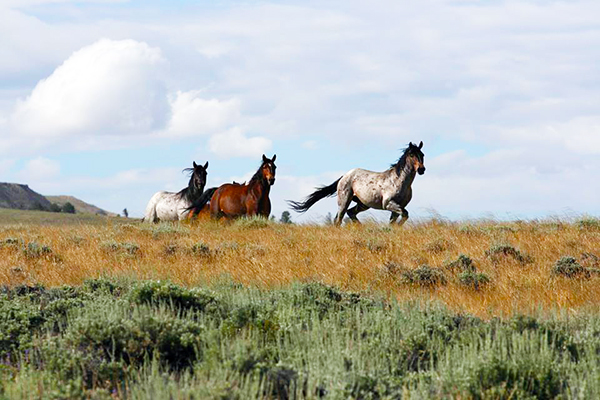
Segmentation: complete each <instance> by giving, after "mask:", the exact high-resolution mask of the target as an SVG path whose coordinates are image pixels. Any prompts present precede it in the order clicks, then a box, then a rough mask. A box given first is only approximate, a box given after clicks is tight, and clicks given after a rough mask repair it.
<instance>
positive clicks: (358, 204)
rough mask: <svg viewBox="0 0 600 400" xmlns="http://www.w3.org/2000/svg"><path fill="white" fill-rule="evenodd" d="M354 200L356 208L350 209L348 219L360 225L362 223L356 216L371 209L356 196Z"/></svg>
mask: <svg viewBox="0 0 600 400" xmlns="http://www.w3.org/2000/svg"><path fill="white" fill-rule="evenodd" d="M352 200H354V201H355V202H356V205H355V206H354V207H352V208H350V209H348V217H350V219H351V220H352V221H354V222H357V223H360V221H359V220H358V218H357V217H356V215H357V214H358V213H360V212H363V211H367V210H368V209H369V207H367V206H365V205H364V204H363V203H361V201H360V200H359V199H358V197H356V196H354V198H353V199H352Z"/></svg>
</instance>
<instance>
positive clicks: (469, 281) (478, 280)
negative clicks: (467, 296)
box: [458, 271, 490, 290]
mask: <svg viewBox="0 0 600 400" xmlns="http://www.w3.org/2000/svg"><path fill="white" fill-rule="evenodd" d="M458 281H459V282H460V283H461V284H462V285H464V286H467V287H469V288H471V289H474V290H479V289H482V288H483V287H484V286H486V285H487V284H489V283H490V277H489V276H487V275H486V274H484V273H478V272H474V271H465V272H462V273H461V274H460V275H459V276H458Z"/></svg>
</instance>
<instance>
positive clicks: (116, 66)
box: [9, 39, 170, 140]
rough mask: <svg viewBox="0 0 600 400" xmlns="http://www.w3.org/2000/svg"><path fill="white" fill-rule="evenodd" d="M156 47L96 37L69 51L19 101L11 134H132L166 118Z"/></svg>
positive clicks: (46, 136) (161, 62)
mask: <svg viewBox="0 0 600 400" xmlns="http://www.w3.org/2000/svg"><path fill="white" fill-rule="evenodd" d="M165 68H166V61H165V60H164V58H163V57H162V55H161V52H160V50H158V49H156V48H152V47H150V46H148V45H147V44H145V43H141V42H136V41H133V40H121V41H113V40H106V39H105V40H100V41H98V42H96V43H94V44H92V45H90V46H87V47H84V48H82V49H81V50H78V51H76V52H75V53H73V55H72V56H71V57H69V58H68V59H67V60H66V61H65V62H64V63H63V64H62V65H61V66H59V67H58V68H57V69H56V70H55V71H54V72H53V73H52V74H51V75H50V76H49V77H48V78H46V79H44V80H42V81H40V82H39V83H38V84H37V85H36V87H35V89H33V91H32V93H31V95H30V96H28V97H27V98H26V99H25V100H21V101H19V102H18V103H17V106H16V109H15V111H14V113H13V115H12V116H11V118H10V121H9V124H10V129H11V131H12V132H15V133H17V134H20V135H26V136H30V137H35V138H38V139H42V140H44V139H46V140H52V139H54V138H57V137H67V136H75V137H77V136H88V135H132V134H141V133H148V132H149V131H153V130H157V129H160V128H162V127H163V126H164V124H165V122H166V119H167V118H168V117H169V112H170V111H169V105H168V102H167V98H166V88H165V84H164V71H165Z"/></svg>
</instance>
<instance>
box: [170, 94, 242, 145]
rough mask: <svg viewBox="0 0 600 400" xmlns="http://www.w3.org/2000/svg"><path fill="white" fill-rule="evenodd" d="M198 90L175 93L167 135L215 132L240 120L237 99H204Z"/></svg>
mask: <svg viewBox="0 0 600 400" xmlns="http://www.w3.org/2000/svg"><path fill="white" fill-rule="evenodd" d="M201 94H202V92H201V91H189V92H181V91H179V92H177V94H176V95H175V96H173V98H172V100H171V110H172V118H171V120H170V121H169V125H168V127H167V130H166V132H165V134H166V135H169V136H194V135H205V134H210V133H215V132H216V131H218V130H222V129H223V128H225V127H227V126H231V125H233V124H234V123H235V122H237V121H238V120H239V119H240V102H239V100H237V99H229V100H224V101H219V100H217V99H204V98H202V97H201Z"/></svg>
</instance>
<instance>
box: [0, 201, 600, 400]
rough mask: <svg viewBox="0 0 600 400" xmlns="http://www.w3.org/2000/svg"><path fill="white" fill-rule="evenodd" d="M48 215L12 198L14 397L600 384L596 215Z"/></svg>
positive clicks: (7, 275)
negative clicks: (149, 218)
mask: <svg viewBox="0 0 600 400" xmlns="http://www.w3.org/2000/svg"><path fill="white" fill-rule="evenodd" d="M46 214H47V213H39V212H28V213H23V214H22V216H24V217H22V218H25V219H21V221H25V222H24V223H23V222H21V223H15V219H16V217H14V215H13V214H3V213H2V212H0V285H4V286H3V289H0V398H11V399H12V398H97V399H105V398H106V399H108V398H133V399H144V398H174V399H191V398H220V399H246V398H280V399H288V398H289V399H293V398H297V399H302V398H309V399H312V398H325V399H327V398H331V399H346V398H356V399H388V398H475V399H508V398H543V399H544V398H545V399H551V398H599V397H600V380H599V379H598V376H600V375H599V373H600V358H599V357H598V354H600V313H599V312H598V311H599V310H598V304H600V291H598V289H597V288H598V285H599V284H600V258H599V255H600V230H598V229H595V227H594V226H592V225H591V224H590V223H586V224H585V225H582V224H581V222H580V221H577V222H575V223H566V222H561V221H558V222H557V221H550V222H540V221H536V222H514V223H504V224H497V223H493V222H472V223H469V224H452V223H447V222H444V221H440V220H436V221H431V222H427V223H422V224H412V225H408V226H405V227H402V228H400V227H389V226H387V225H376V224H365V225H355V224H349V225H347V226H344V227H342V228H335V227H330V226H303V225H296V224H283V223H277V222H274V221H267V220H260V219H252V218H250V219H244V220H240V221H237V222H235V223H232V224H217V223H213V222H211V221H203V222H202V223H198V224H194V225H187V224H158V225H149V224H140V223H138V222H136V221H135V220H132V219H129V220H125V219H118V218H114V219H113V218H106V217H104V218H102V217H94V218H95V219H93V220H87V219H84V218H87V217H83V216H80V214H76V215H64V214H58V215H57V214H54V215H55V216H57V218H58V217H60V218H65V219H63V220H61V221H62V222H60V223H57V224H49V223H47V222H45V221H46V220H45V219H44V218H46V217H45V215H46ZM6 215H8V216H9V218H6V219H4V223H2V221H3V218H4V217H3V216H6ZM78 217H79V218H78ZM35 218H39V221H41V222H40V223H38V222H35V221H38V220H36V219H35ZM67 218H68V219H67ZM89 221H91V222H89ZM120 221H123V222H126V223H119V222H120Z"/></svg>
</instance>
